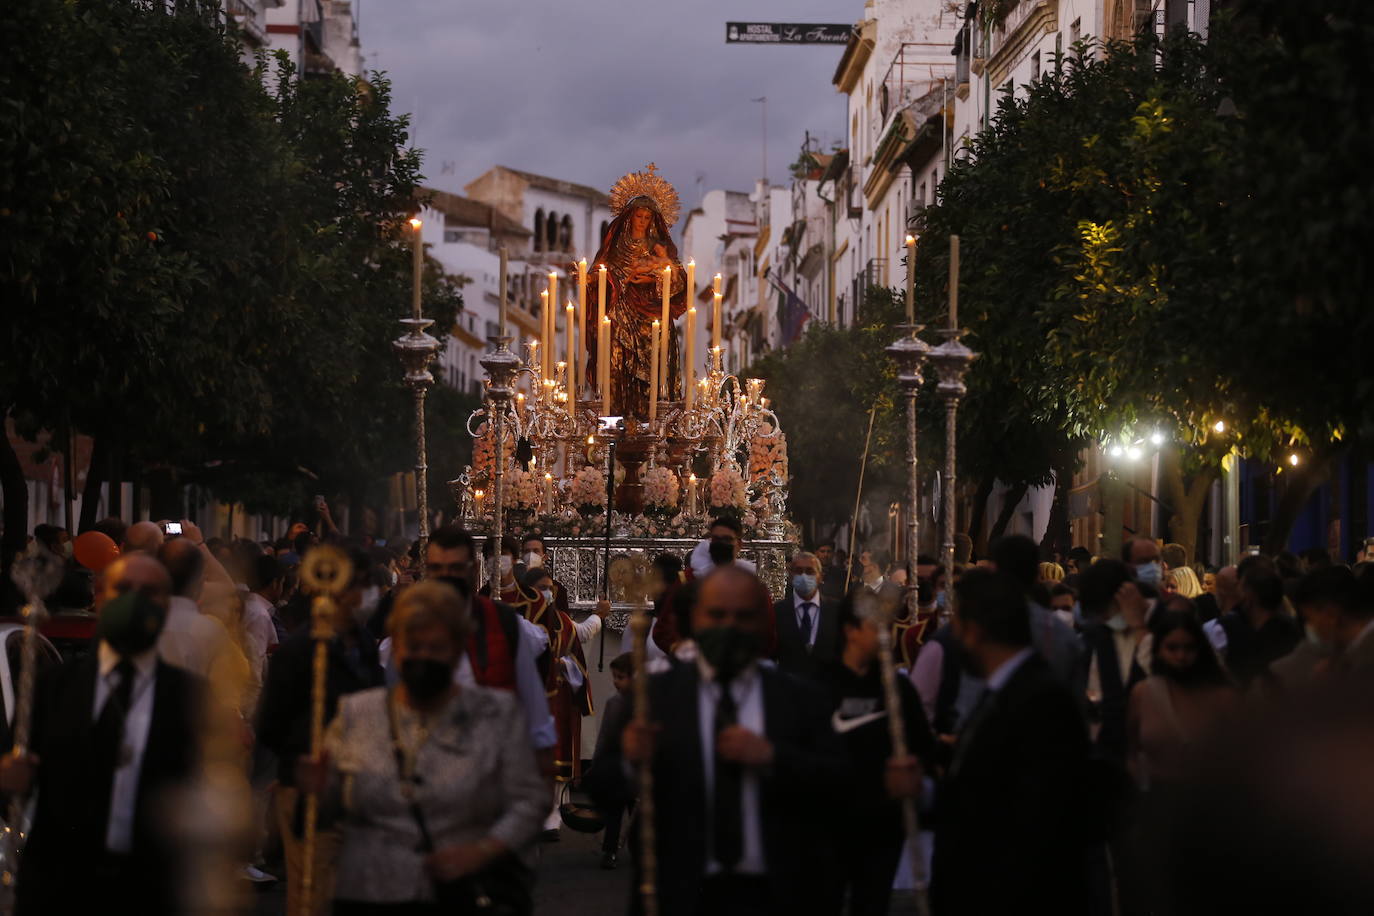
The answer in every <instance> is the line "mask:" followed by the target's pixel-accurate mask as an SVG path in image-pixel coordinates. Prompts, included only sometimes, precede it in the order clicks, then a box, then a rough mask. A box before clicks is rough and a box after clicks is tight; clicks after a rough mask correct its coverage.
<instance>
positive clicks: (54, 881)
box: [0, 555, 204, 914]
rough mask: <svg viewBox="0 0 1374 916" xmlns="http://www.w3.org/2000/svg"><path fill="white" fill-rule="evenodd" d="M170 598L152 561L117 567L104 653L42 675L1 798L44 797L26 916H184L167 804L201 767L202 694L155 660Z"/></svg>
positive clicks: (32, 840)
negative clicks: (22, 752) (24, 742)
mask: <svg viewBox="0 0 1374 916" xmlns="http://www.w3.org/2000/svg"><path fill="white" fill-rule="evenodd" d="M170 596H171V579H170V577H169V576H168V574H167V571H166V570H165V569H163V567H162V565H161V564H160V563H158V562H157V561H156V560H154V559H153V558H151V557H147V556H138V555H134V556H126V557H123V558H121V559H119V560H117V561H115V562H114V563H113V564H111V565H110V566H109V567H108V568H107V569H106V570H105V571H104V572H103V573H102V575H101V582H100V584H99V586H98V588H97V592H96V607H97V611H98V612H99V614H100V620H99V623H98V625H97V635H98V637H99V643H98V646H97V651H96V652H94V653H92V654H91V655H89V656H87V657H86V658H83V659H80V660H78V661H74V662H72V663H70V664H68V665H65V666H63V667H60V668H56V669H53V670H52V671H50V672H48V673H47V675H45V676H44V678H43V680H42V681H41V683H40V684H39V690H38V694H37V696H36V698H35V704H34V720H33V743H32V745H31V751H32V753H31V754H29V755H27V756H26V757H22V758H21V757H16V756H14V755H7V756H5V757H4V758H3V760H0V789H3V790H4V791H6V792H21V793H22V792H27V791H29V790H30V789H31V788H36V789H37V790H38V807H37V811H36V813H35V816H34V822H33V830H32V832H31V834H30V837H29V841H28V845H27V847H26V848H25V850H24V855H23V858H22V860H21V862H22V864H21V867H20V872H19V884H18V888H17V897H16V904H17V912H19V913H21V914H27V913H33V914H37V913H44V914H47V913H82V912H99V913H106V914H119V913H135V912H137V913H147V914H162V913H167V914H170V913H177V912H183V911H184V910H185V909H186V908H187V906H186V905H187V903H188V901H187V900H185V899H184V898H182V897H181V894H182V892H183V891H184V890H185V889H184V888H181V887H179V886H178V879H179V878H183V877H185V872H184V870H183V869H182V868H181V867H180V857H179V855H178V849H179V845H178V843H177V842H176V839H175V837H174V836H173V832H174V831H173V829H172V828H171V826H170V820H171V818H170V817H169V810H168V804H169V800H170V797H171V795H172V793H173V792H174V790H175V789H177V788H178V787H180V786H183V785H185V784H186V783H187V782H188V781H189V780H190V778H191V776H192V772H193V769H194V767H195V765H196V759H197V756H198V751H199V746H200V742H199V740H198V732H197V729H196V724H195V723H196V722H198V721H201V720H202V719H203V718H204V714H203V710H202V708H201V701H202V699H203V696H204V689H203V687H204V683H203V682H202V681H201V679H200V678H198V677H197V676H195V675H193V674H191V673H190V672H187V671H183V670H182V669H180V668H176V667H173V666H171V665H168V664H167V663H165V662H162V661H160V660H159V659H158V656H157V649H156V644H157V637H158V633H159V631H160V630H161V627H162V622H163V620H164V619H165V618H166V616H167V606H168V601H169V598H170Z"/></svg>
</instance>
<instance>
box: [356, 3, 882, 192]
mask: <svg viewBox="0 0 1374 916" xmlns="http://www.w3.org/2000/svg"><path fill="white" fill-rule="evenodd" d="M360 5H361V7H362V9H361V29H360V33H361V40H362V50H363V54H364V55H365V58H364V61H365V66H366V68H367V69H369V70H371V69H378V70H383V71H386V72H387V73H388V74H389V75H390V77H391V80H392V83H393V91H394V108H395V109H396V110H398V111H410V112H412V113H413V114H414V116H415V118H414V126H415V128H416V130H417V131H418V145H419V146H420V147H421V148H423V149H424V150H425V173H426V175H427V177H428V180H429V182H430V183H431V185H433V186H436V187H440V188H443V189H445V190H452V191H461V189H462V186H463V185H464V184H465V183H467V182H469V181H471V180H472V179H473V178H476V177H477V176H478V175H480V174H481V173H482V172H484V171H486V170H487V169H488V168H490V167H491V166H492V165H496V164H501V165H508V166H511V167H513V168H519V169H525V170H527V171H532V172H538V173H540V174H545V175H551V176H554V177H557V178H563V179H567V180H569V181H576V182H581V183H584V184H589V185H592V186H594V187H598V188H603V189H608V188H609V187H610V185H611V183H613V182H614V181H615V180H616V179H617V178H618V177H620V176H621V175H623V174H624V173H626V172H628V171H632V170H635V169H638V168H641V167H643V166H644V165H646V164H647V163H649V162H650V161H653V162H656V163H658V165H659V168H660V169H661V170H662V171H663V172H664V173H665V174H666V175H667V177H668V179H669V180H670V181H672V182H673V183H674V184H675V185H676V186H677V188H678V192H679V194H680V195H681V196H682V198H683V202H684V204H685V205H687V206H695V205H696V203H697V199H698V193H699V191H700V188H701V187H704V188H705V189H706V190H710V189H712V188H720V187H726V188H732V189H737V190H751V189H752V188H753V183H754V181H755V180H756V179H757V178H758V177H759V170H760V168H761V158H762V157H761V149H760V147H761V137H760V106H759V105H758V104H755V103H751V102H750V101H749V100H750V99H753V98H758V97H759V96H767V97H768V176H769V178H770V179H772V180H773V181H774V182H781V181H782V180H783V179H784V178H785V172H786V168H787V165H788V164H789V163H791V162H792V161H793V160H794V159H795V158H796V155H797V151H798V149H799V148H800V145H801V142H802V139H803V135H804V133H805V131H807V130H810V131H811V132H812V134H813V135H819V136H820V137H821V138H822V139H823V141H824V143H825V146H826V148H828V147H829V144H830V141H832V140H837V139H841V138H842V137H843V132H844V105H843V101H842V99H843V97H842V96H840V95H839V94H838V93H837V92H836V91H835V88H834V86H833V85H831V83H830V77H831V75H832V74H833V73H834V70H835V65H836V64H837V63H838V62H839V59H840V55H841V53H842V47H841V46H826V45H811V46H800V47H795V46H794V47H777V46H751V45H737V44H736V45H727V44H726V43H725V23H726V21H727V20H728V21H755V22H836V23H844V22H850V23H852V22H853V21H855V20H857V19H858V18H860V16H861V15H862V13H863V3H862V0H679V2H672V3H670V2H667V0H639V2H629V0H363V2H362V3H361V4H360ZM444 163H452V171H451V172H450V173H448V174H441V172H442V171H443V164H444ZM698 176H704V184H703V185H702V186H700V187H699V186H698V185H697V178H698Z"/></svg>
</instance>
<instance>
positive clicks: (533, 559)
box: [525, 550, 544, 569]
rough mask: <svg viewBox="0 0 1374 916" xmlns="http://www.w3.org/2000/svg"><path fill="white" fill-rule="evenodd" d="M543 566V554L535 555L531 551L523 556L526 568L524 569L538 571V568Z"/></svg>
mask: <svg viewBox="0 0 1374 916" xmlns="http://www.w3.org/2000/svg"><path fill="white" fill-rule="evenodd" d="M543 565H544V556H543V554H538V553H535V552H534V551H533V550H531V551H530V552H529V553H527V554H525V568H526V569H538V568H539V567H541V566H543Z"/></svg>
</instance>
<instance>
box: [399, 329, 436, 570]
mask: <svg viewBox="0 0 1374 916" xmlns="http://www.w3.org/2000/svg"><path fill="white" fill-rule="evenodd" d="M433 323H434V321H433V320H432V319H429V318H421V317H420V316H419V310H418V309H417V310H416V312H415V314H414V316H413V317H411V318H402V319H401V324H403V325H405V326H406V327H407V328H409V329H410V333H408V334H406V335H404V336H402V337H398V338H397V339H396V340H394V341H392V343H391V348H392V349H393V350H395V351H396V355H397V357H399V358H400V360H401V366H402V367H404V368H405V370H406V374H405V383H406V384H407V385H409V386H410V390H411V392H413V393H414V395H415V507H416V509H417V510H418V511H419V515H420V548H421V549H422V550H423V549H424V546H425V543H426V542H427V541H428V540H429V451H428V447H427V446H426V444H425V395H426V394H427V393H428V391H429V386H430V385H432V384H434V376H433V375H431V374H430V372H429V364H430V363H431V362H432V361H433V360H434V355H435V354H436V353H438V352H439V347H440V343H439V341H438V340H436V339H434V338H433V337H431V336H430V335H429V334H428V333H426V332H425V329H426V328H428V327H429V326H430V325H432V324H433Z"/></svg>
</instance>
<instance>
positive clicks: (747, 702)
mask: <svg viewBox="0 0 1374 916" xmlns="http://www.w3.org/2000/svg"><path fill="white" fill-rule="evenodd" d="M696 664H697V670H698V671H699V672H700V673H701V682H700V684H699V685H698V687H697V720H698V725H699V727H700V729H701V763H702V766H703V767H704V769H705V774H706V798H705V799H704V801H705V804H706V810H707V811H708V812H709V811H714V810H715V804H714V799H715V789H716V703H717V702H719V701H720V690H721V688H720V685H719V684H717V683H716V681H715V677H716V672H715V670H714V669H712V668H711V666H710V664H709V663H707V661H706V660H705V659H704V658H702V657H701V656H699V655H698V656H697V660H696ZM730 695H731V696H733V697H734V698H735V706H736V708H737V711H738V716H737V721H738V724H739V725H741V726H743V727H744V728H747V729H748V730H749V731H751V732H754V733H755V734H757V735H765V736H766V735H767V731H766V730H765V725H764V713H763V684H762V678H761V677H760V675H759V671H758V667H757V666H755V665H750V666H749V668H748V669H746V670H745V671H743V672H741V673H740V674H739V675H737V676H736V677H735V679H734V680H733V681H731V682H730ZM742 795H743V804H742V807H741V813H742V814H743V821H744V837H743V839H744V847H743V855H741V856H740V860H739V863H738V864H737V865H736V866H735V869H734V871H735V873H736V874H744V875H763V874H767V865H766V863H765V862H764V859H763V811H762V808H761V807H760V803H759V774H758V771H757V770H756V769H754V768H753V767H745V768H744V779H743V792H742ZM712 836H713V834H712V833H711V832H709V831H708V833H707V843H708V846H709V844H710V838H711V837H712ZM723 870H724V869H723V868H722V867H721V864H720V863H719V862H717V861H716V859H715V853H714V851H711V852H710V853H709V854H708V855H707V858H706V873H707V874H708V875H715V874H719V873H720V872H721V871H723Z"/></svg>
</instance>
